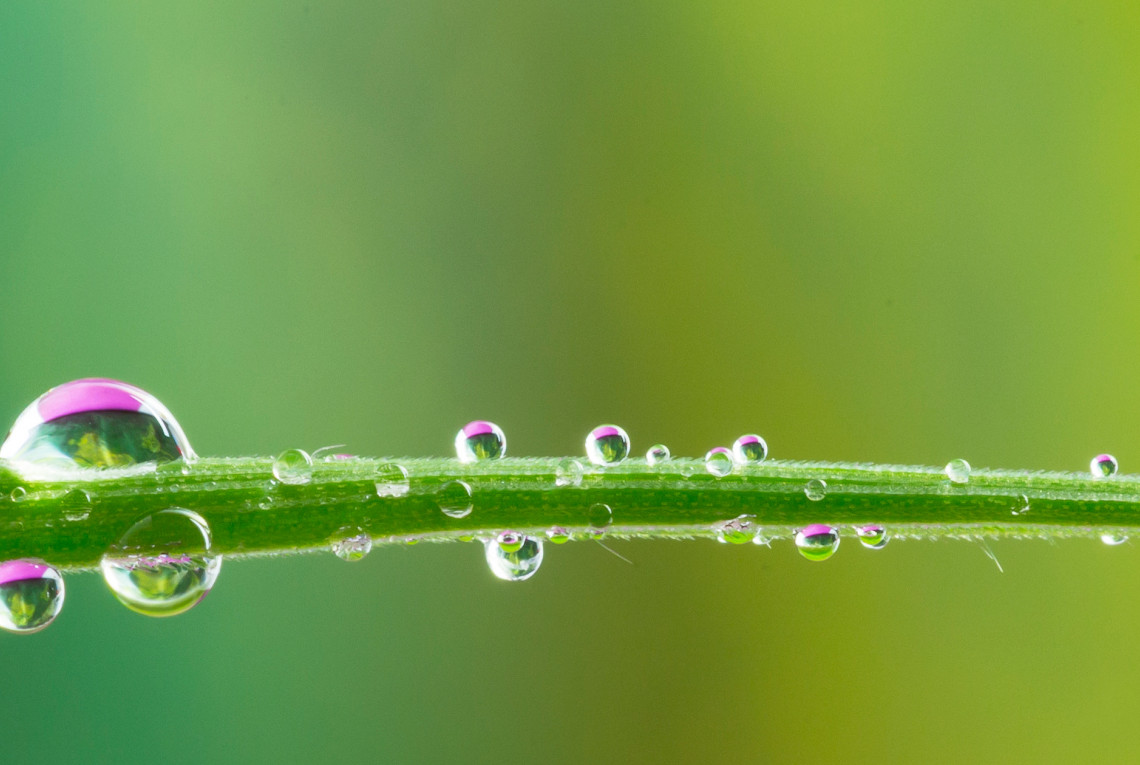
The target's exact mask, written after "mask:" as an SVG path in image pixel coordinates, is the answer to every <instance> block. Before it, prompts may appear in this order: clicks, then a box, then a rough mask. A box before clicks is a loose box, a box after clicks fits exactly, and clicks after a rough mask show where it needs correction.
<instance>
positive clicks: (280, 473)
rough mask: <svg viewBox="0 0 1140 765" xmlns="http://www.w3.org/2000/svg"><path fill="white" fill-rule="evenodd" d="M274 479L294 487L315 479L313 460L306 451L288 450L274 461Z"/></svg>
mask: <svg viewBox="0 0 1140 765" xmlns="http://www.w3.org/2000/svg"><path fill="white" fill-rule="evenodd" d="M273 477H274V478H276V479H277V480H278V481H280V482H281V483H287V484H290V485H292V486H298V485H301V484H306V483H308V482H309V481H310V480H312V478H313V458H312V457H310V456H309V453H308V452H307V451H305V450H304V449H286V450H285V451H283V452H281V453H280V454H279V455H277V459H275V460H273Z"/></svg>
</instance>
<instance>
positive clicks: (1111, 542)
mask: <svg viewBox="0 0 1140 765" xmlns="http://www.w3.org/2000/svg"><path fill="white" fill-rule="evenodd" d="M1100 541H1101V542H1104V543H1105V544H1106V545H1108V546H1109V547H1116V546H1117V545H1122V544H1124V543H1125V542H1127V541H1128V536H1127V535H1125V534H1101V535H1100Z"/></svg>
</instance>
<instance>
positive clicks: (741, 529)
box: [716, 515, 757, 545]
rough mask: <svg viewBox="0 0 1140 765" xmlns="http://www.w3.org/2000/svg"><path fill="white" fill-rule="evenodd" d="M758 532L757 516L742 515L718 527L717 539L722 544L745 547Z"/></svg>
mask: <svg viewBox="0 0 1140 765" xmlns="http://www.w3.org/2000/svg"><path fill="white" fill-rule="evenodd" d="M756 532H757V528H756V516H754V515H741V516H737V517H736V518H733V519H732V520H731V521H724V522H723V523H721V524H719V525H717V527H716V538H717V541H718V542H720V543H721V544H728V545H743V544H747V543H749V542H751V541H752V540H753V539H754V538H755V537H756Z"/></svg>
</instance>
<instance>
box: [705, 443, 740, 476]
mask: <svg viewBox="0 0 1140 765" xmlns="http://www.w3.org/2000/svg"><path fill="white" fill-rule="evenodd" d="M733 465H734V463H733V461H732V451H731V450H729V449H727V448H725V447H723V446H716V447H714V448H712V449H709V451H708V453H707V454H706V455H705V470H707V471H709V473H711V474H712V475H715V476H716V477H717V478H724V477H725V476H726V475H728V474H729V473H731V472H732V468H733Z"/></svg>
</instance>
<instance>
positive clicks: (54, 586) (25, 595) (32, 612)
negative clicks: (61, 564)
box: [0, 559, 63, 635]
mask: <svg viewBox="0 0 1140 765" xmlns="http://www.w3.org/2000/svg"><path fill="white" fill-rule="evenodd" d="M61 608H63V577H62V576H60V575H59V571H57V570H56V569H54V568H52V567H51V566H49V565H48V564H46V563H44V562H43V561H38V560H27V559H25V560H10V561H6V562H4V563H0V629H4V630H7V631H8V632H17V633H21V634H25V635H28V634H31V633H33V632H39V631H40V630H42V629H43V628H45V627H47V626H48V625H49V624H51V623H52V621H54V620H55V617H56V616H58V615H59V611H60V609H61Z"/></svg>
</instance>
